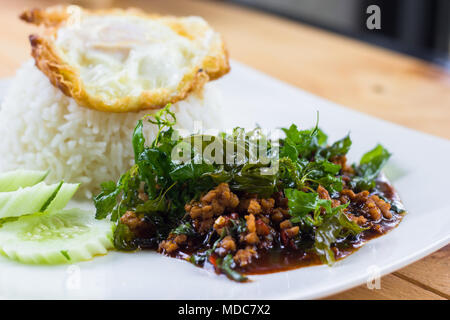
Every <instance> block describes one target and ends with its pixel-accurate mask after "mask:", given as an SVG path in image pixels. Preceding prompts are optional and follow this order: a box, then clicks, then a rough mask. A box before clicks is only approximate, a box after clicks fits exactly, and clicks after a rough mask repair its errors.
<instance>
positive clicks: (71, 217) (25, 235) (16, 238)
mask: <svg viewBox="0 0 450 320" xmlns="http://www.w3.org/2000/svg"><path fill="white" fill-rule="evenodd" d="M113 227H114V224H113V223H112V222H110V221H107V220H97V219H95V215H94V213H93V212H88V211H84V210H81V209H70V210H63V211H54V212H48V213H37V214H33V215H29V216H23V217H20V218H19V219H17V220H16V221H12V222H7V223H5V224H3V226H2V227H1V228H0V253H2V254H3V255H5V256H7V257H9V258H11V259H14V260H17V261H19V262H22V263H31V264H61V263H73V262H78V261H84V260H90V259H92V258H93V257H94V256H96V255H103V254H106V253H107V251H108V249H110V248H112V247H113V244H112V237H113Z"/></svg>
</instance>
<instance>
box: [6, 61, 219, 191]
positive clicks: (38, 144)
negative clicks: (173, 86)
mask: <svg viewBox="0 0 450 320" xmlns="http://www.w3.org/2000/svg"><path fill="white" fill-rule="evenodd" d="M220 98H221V97H220V92H219V91H218V89H217V88H216V87H214V84H211V83H208V84H207V85H206V86H205V88H204V90H203V93H202V94H199V95H191V96H190V97H188V98H187V99H186V100H184V101H181V102H178V103H176V104H174V105H172V107H171V110H172V111H174V112H175V114H176V117H177V127H178V128H183V129H187V130H189V131H192V130H193V126H194V121H201V122H202V125H203V128H205V129H207V128H217V129H220V128H221V121H222V119H223V117H222V115H223V114H222V110H223V109H222V105H221V103H220V101H221V99H220ZM148 113H149V111H143V112H140V113H126V114H115V113H105V112H100V111H95V110H91V109H87V108H83V107H80V106H79V105H77V103H76V102H75V101H74V100H73V99H71V98H69V97H67V96H65V95H64V94H63V93H62V92H61V91H60V90H59V89H57V88H55V87H53V86H52V85H51V83H50V81H49V80H48V78H47V77H46V76H45V75H44V74H42V73H41V72H40V70H38V69H37V68H36V67H35V66H34V61H32V60H30V61H28V62H27V63H25V64H24V65H23V66H22V67H21V68H20V69H19V70H18V72H17V74H16V76H15V78H14V79H13V81H12V83H11V85H10V87H9V89H8V92H7V94H6V96H5V97H4V99H3V103H2V105H1V109H0V152H1V156H0V171H6V170H12V169H17V168H23V169H40V170H50V174H49V176H48V178H47V181H48V182H57V181H60V180H64V181H66V182H72V183H75V182H80V183H81V186H80V189H79V191H78V195H79V196H82V197H87V198H90V197H91V196H92V193H96V192H97V191H98V190H99V185H100V183H101V182H103V181H106V180H116V179H117V178H118V177H119V176H120V174H121V173H123V172H124V171H126V170H127V169H129V167H130V166H131V165H132V163H133V150H132V145H131V135H132V132H133V129H134V127H135V125H136V122H137V120H139V119H140V118H141V117H142V116H144V115H145V114H148ZM145 130H146V133H147V139H148V140H149V141H151V140H153V138H154V137H155V134H156V132H157V130H156V126H154V125H150V124H148V125H146V128H145Z"/></svg>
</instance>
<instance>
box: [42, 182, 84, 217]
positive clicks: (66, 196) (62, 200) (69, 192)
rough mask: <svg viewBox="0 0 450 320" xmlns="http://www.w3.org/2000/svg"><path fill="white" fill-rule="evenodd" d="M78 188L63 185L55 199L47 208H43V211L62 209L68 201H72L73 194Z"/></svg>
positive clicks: (76, 186) (69, 184)
mask: <svg viewBox="0 0 450 320" xmlns="http://www.w3.org/2000/svg"><path fill="white" fill-rule="evenodd" d="M79 186H80V184H73V183H63V184H62V185H61V188H60V189H59V191H58V193H57V194H56V196H55V199H53V200H52V201H51V202H50V204H49V205H48V207H47V208H45V211H57V210H62V209H64V208H65V207H66V205H67V203H68V202H69V200H70V199H72V197H73V195H74V194H75V192H77V190H78V187H79Z"/></svg>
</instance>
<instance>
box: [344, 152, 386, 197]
mask: <svg viewBox="0 0 450 320" xmlns="http://www.w3.org/2000/svg"><path fill="white" fill-rule="evenodd" d="M390 156H391V154H390V153H389V151H387V150H386V149H385V148H383V146H381V145H380V144H379V145H377V146H376V147H375V148H374V149H372V150H370V151H369V152H367V153H366V154H364V155H363V156H362V158H361V161H360V162H359V166H358V167H356V168H355V169H356V177H355V178H354V179H353V180H352V182H351V186H352V188H353V189H356V190H357V191H361V190H372V189H373V188H374V187H375V179H376V178H377V177H378V175H379V174H380V172H381V169H382V168H383V167H384V165H385V164H386V163H387V161H388V160H389V158H390Z"/></svg>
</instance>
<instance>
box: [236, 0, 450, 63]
mask: <svg viewBox="0 0 450 320" xmlns="http://www.w3.org/2000/svg"><path fill="white" fill-rule="evenodd" d="M231 1H232V2H235V3H238V4H242V5H247V6H250V7H255V8H258V9H261V10H265V11H269V12H273V13H276V14H279V15H282V16H284V17H287V18H290V19H294V20H297V21H301V22H303V23H307V24H310V25H313V26H317V27H320V28H325V29H327V30H330V31H334V32H338V33H341V34H344V35H347V36H351V37H354V38H357V39H359V40H363V41H367V42H370V43H373V44H376V45H380V46H383V47H387V48H389V49H393V50H396V51H400V52H404V53H407V54H410V55H413V56H416V57H419V58H422V59H426V60H430V61H434V62H438V63H442V64H445V63H446V62H447V61H448V59H449V57H450V1H449V0H231ZM370 5H377V6H379V8H380V12H381V29H374V30H369V29H368V28H367V26H366V19H367V15H366V14H365V12H366V9H367V7H368V6H370Z"/></svg>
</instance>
